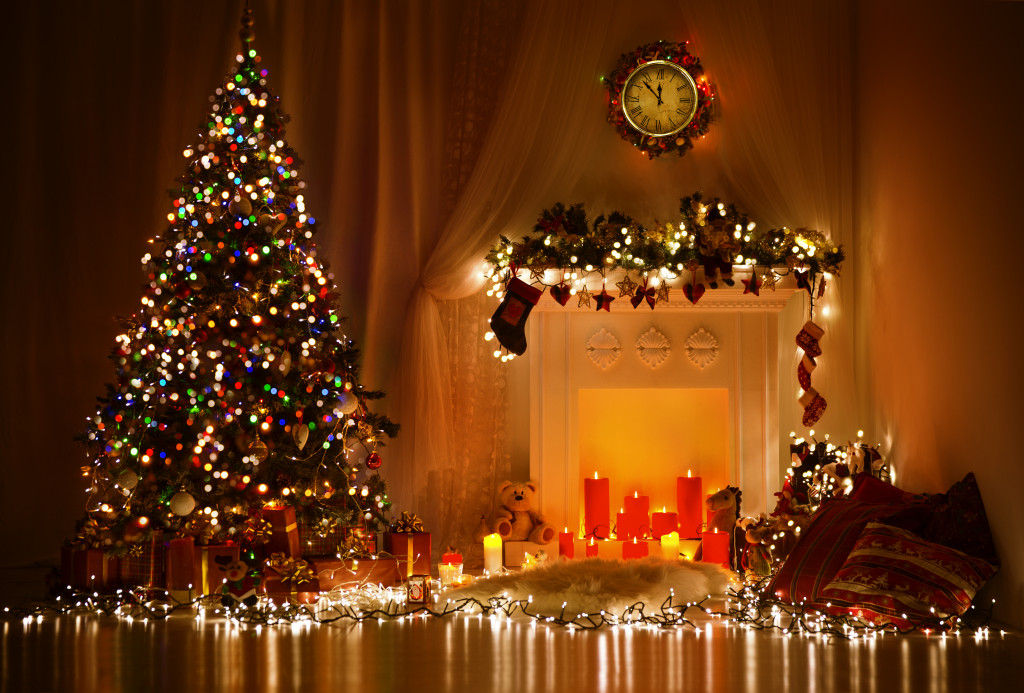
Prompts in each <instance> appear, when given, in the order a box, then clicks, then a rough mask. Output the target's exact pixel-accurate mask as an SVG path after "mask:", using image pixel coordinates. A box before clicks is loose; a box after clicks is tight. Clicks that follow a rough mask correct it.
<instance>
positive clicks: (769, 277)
mask: <svg viewBox="0 0 1024 693" xmlns="http://www.w3.org/2000/svg"><path fill="white" fill-rule="evenodd" d="M777 281H778V278H777V277H776V276H775V272H774V271H773V270H772V269H771V268H769V269H768V271H767V272H765V273H764V274H762V275H761V286H762V287H763V288H765V289H771V290H772V291H775V283H776V282H777Z"/></svg>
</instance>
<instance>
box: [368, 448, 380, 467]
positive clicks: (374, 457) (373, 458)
mask: <svg viewBox="0 0 1024 693" xmlns="http://www.w3.org/2000/svg"><path fill="white" fill-rule="evenodd" d="M382 464H384V460H382V459H381V458H380V455H378V454H377V453H375V452H371V453H370V456H369V457H367V458H366V466H367V467H368V468H370V469H380V466H381V465H382Z"/></svg>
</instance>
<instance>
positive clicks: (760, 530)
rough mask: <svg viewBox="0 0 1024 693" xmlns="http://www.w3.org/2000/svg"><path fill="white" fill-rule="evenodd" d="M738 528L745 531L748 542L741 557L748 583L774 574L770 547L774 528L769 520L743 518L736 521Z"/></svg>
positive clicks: (764, 518)
mask: <svg viewBox="0 0 1024 693" xmlns="http://www.w3.org/2000/svg"><path fill="white" fill-rule="evenodd" d="M736 527H738V528H739V529H741V530H743V533H744V538H745V539H746V540H747V543H746V545H745V546H744V547H743V553H742V555H741V556H740V568H742V569H743V571H744V574H745V575H746V578H747V580H748V581H751V582H756V581H757V580H759V579H761V578H765V577H768V576H769V575H771V574H772V554H771V550H770V549H769V547H768V543H769V542H770V541H771V536H772V531H773V530H772V527H771V524H770V523H769V522H768V518H766V517H764V516H763V515H762V516H761V517H759V518H756V519H755V518H753V517H741V518H740V519H738V520H736Z"/></svg>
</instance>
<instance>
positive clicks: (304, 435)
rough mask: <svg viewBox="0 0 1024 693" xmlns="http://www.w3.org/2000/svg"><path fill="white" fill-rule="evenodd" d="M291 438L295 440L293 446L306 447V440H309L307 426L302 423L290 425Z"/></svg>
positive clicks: (300, 448)
mask: <svg viewBox="0 0 1024 693" xmlns="http://www.w3.org/2000/svg"><path fill="white" fill-rule="evenodd" d="M292 440H294V441H295V447H297V448H298V449H299V450H302V449H303V448H304V447H306V441H307V440H309V428H308V427H307V426H306V425H305V424H303V423H297V424H295V425H294V426H292Z"/></svg>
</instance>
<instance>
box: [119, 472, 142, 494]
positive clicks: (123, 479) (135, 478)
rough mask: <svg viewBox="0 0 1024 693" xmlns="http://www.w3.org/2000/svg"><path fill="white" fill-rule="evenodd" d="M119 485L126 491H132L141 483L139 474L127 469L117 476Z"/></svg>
mask: <svg viewBox="0 0 1024 693" xmlns="http://www.w3.org/2000/svg"><path fill="white" fill-rule="evenodd" d="M117 485H118V486H120V487H121V488H123V489H124V490H126V491H131V490H132V489H134V488H135V487H136V486H138V485H139V475H138V474H136V473H135V472H134V471H132V470H131V469H126V470H124V471H123V472H121V473H120V474H119V475H118V476H117Z"/></svg>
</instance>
